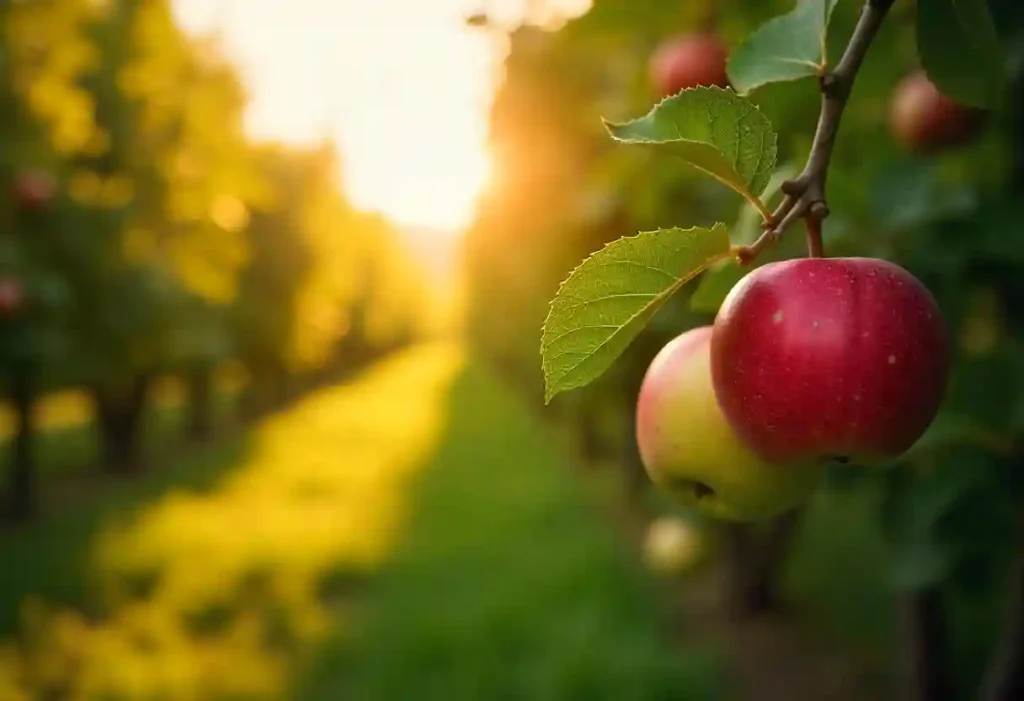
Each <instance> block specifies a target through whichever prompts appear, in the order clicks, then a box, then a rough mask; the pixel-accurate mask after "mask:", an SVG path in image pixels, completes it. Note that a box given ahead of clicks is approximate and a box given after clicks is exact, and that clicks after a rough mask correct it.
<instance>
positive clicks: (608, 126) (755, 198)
mask: <svg viewBox="0 0 1024 701" xmlns="http://www.w3.org/2000/svg"><path fill="white" fill-rule="evenodd" d="M695 91H703V92H712V93H732V94H733V95H735V96H736V97H739V98H742V99H744V100H746V101H747V102H748V103H750V106H751V107H753V108H754V111H755V112H758V113H760V114H761V115H762V116H764V118H765V121H766V122H768V127H769V128H770V129H771V138H772V143H771V144H770V145H769V148H771V147H774V148H775V150H776V154H777V153H778V146H779V135H778V134H777V133H776V132H775V127H774V126H773V125H772V122H771V120H770V119H768V116H767V115H765V114H764V113H763V112H761V107H760V105H758V104H757V103H756V102H754V101H753V100H751V99H750V98H748V97H747V96H746V95H743V94H740V93H738V92H736V91H735V90H733V89H732V88H720V87H717V86H714V85H698V86H696V87H693V88H684V89H683V90H680V91H679V92H677V93H676V94H675V95H668V96H666V97H663V98H662V99H660V100H658V102H656V103H655V104H654V106H653V107H651V109H649V110H648V111H647V113H646V114H644V115H642V116H640V117H636V118H634V119H630V120H627V121H625V122H613V121H611V120H609V119H605V118H604V117H601V123H602V124H603V125H604V128H605V131H607V132H608V135H609V136H610V137H611V139H612V140H613V141H615V142H617V143H620V144H626V145H629V146H633V145H638V146H661V145H665V144H676V143H679V142H681V141H684V142H686V143H690V144H701V145H703V146H709V147H711V148H713V149H715V150H716V151H718V148H717V147H716V146H715V145H714V144H709V143H707V142H706V141H695V140H693V139H682V138H679V139H647V140H645V141H643V142H642V143H639V144H637V143H635V142H632V141H629V140H627V139H622V138H619V137H618V136H616V134H615V132H614V131H613V129H615V128H619V127H625V126H628V125H629V124H631V123H632V122H637V121H640V120H641V119H646V118H648V117H650V116H652V115H653V114H654V113H655V112H657V111H658V109H659V108H660V107H661V106H662V105H663V104H665V103H666V102H668V101H670V100H674V99H677V98H678V97H679V96H680V95H683V94H685V93H689V92H695ZM719 153H721V151H719ZM686 162H687V163H688V164H689V165H690V166H691V167H692V168H694V169H695V170H699V171H700V172H702V173H705V174H707V175H709V176H711V177H712V178H714V179H715V180H717V181H718V182H720V183H722V184H723V185H725V186H726V187H728V188H729V189H731V190H735V191H736V192H738V193H740V194H741V195H743V197H744V198H745V199H746V200H747V201H748V202H750V204H752V205H753V206H754V207H756V208H757V211H758V212H760V213H761V215H762V216H763V217H764V218H765V220H768V219H770V218H771V211H770V210H769V209H768V208H767V206H765V204H764V202H762V201H761V197H760V193H754V192H753V191H751V190H750V188H749V187H746V185H744V186H743V187H742V188H737V187H736V186H735V184H734V183H731V182H728V181H726V180H723V179H722V178H721V177H719V176H718V175H717V174H715V173H712V172H711V171H709V170H707V169H705V168H701V167H700V166H698V165H696V164H694V163H691V162H690V161H686ZM737 175H738V173H737ZM641 233H651V232H641Z"/></svg>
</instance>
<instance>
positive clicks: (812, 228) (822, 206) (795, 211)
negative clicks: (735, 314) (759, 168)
mask: <svg viewBox="0 0 1024 701" xmlns="http://www.w3.org/2000/svg"><path fill="white" fill-rule="evenodd" d="M894 1H895V0H866V1H865V3H864V9H863V10H861V13H860V19H859V20H857V26H856V27H855V28H854V30H853V34H852V35H851V37H850V41H849V43H848V44H847V45H846V49H845V50H844V51H843V55H842V57H841V58H840V59H839V63H837V64H836V67H835V69H834V70H833V71H831V72H829V73H825V74H824V75H822V76H821V78H819V83H820V86H821V97H822V99H821V112H820V114H819V116H818V126H817V129H816V130H815V132H814V141H813V143H812V144H811V152H810V155H809V156H808V157H807V164H806V165H805V166H804V169H803V171H802V172H801V173H800V175H798V176H797V177H796V178H793V179H792V180H787V181H786V182H785V183H783V184H782V192H783V194H784V195H785V198H784V199H783V200H782V203H781V204H780V205H779V207H778V208H777V209H776V210H775V211H774V212H773V213H772V217H771V218H770V219H769V220H767V221H766V222H765V223H764V229H763V231H762V233H761V236H760V237H758V239H757V240H756V241H755V242H754V243H752V244H750V245H749V246H747V247H746V248H745V249H744V250H743V251H742V252H741V253H740V255H739V257H740V260H741V261H744V262H746V261H750V260H752V259H754V258H756V257H757V255H758V254H759V253H760V252H761V250H762V249H764V248H765V247H766V246H768V245H770V244H772V243H775V242H776V241H778V239H779V237H781V236H782V233H783V232H784V231H785V230H786V229H787V228H789V226H790V225H791V224H792V223H793V222H795V221H796V220H797V219H804V220H806V221H807V223H808V225H809V226H808V244H809V251H810V254H811V255H812V256H821V255H823V250H822V247H821V245H820V244H821V222H822V221H823V220H824V219H825V218H826V217H827V216H828V200H827V198H826V196H825V181H826V179H827V177H828V167H829V163H830V162H831V160H832V150H833V148H834V147H835V143H836V136H837V134H838V133H839V124H840V122H841V121H842V117H843V111H844V110H845V109H846V102H847V100H848V99H849V97H850V93H851V91H852V90H853V82H854V80H855V79H856V77H857V71H859V70H860V66H861V63H863V62H864V56H865V55H866V54H867V52H868V48H869V47H870V46H871V42H872V41H873V40H874V38H875V35H876V34H878V30H879V28H880V27H881V26H882V20H884V19H885V16H886V14H887V13H888V12H889V9H890V8H891V7H892V5H893V2H894Z"/></svg>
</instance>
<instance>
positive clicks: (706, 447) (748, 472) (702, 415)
mask: <svg viewBox="0 0 1024 701" xmlns="http://www.w3.org/2000/svg"><path fill="white" fill-rule="evenodd" d="M711 332H712V328H711V327H710V326H703V327H699V328H696V329H691V330H689V331H687V332H685V333H683V334H682V335H680V336H677V337H676V338H674V339H673V340H672V341H670V342H669V343H668V344H667V345H666V346H665V347H664V348H662V349H661V351H660V352H659V353H658V355H657V356H656V357H655V358H654V360H653V361H652V363H651V365H650V367H648V369H647V372H646V374H645V376H644V379H643V383H642V385H641V388H640V394H639V397H638V400H637V412H636V436H637V444H638V446H639V449H640V459H641V460H642V461H643V464H644V467H645V468H646V470H647V473H648V474H649V475H650V477H651V480H652V481H653V482H654V483H655V484H657V485H658V486H660V487H662V488H663V489H665V490H666V491H668V492H669V493H670V494H672V495H673V496H674V497H675V499H676V500H677V501H678V502H680V503H681V504H683V505H685V506H689V507H693V508H695V509H696V510H697V511H699V512H701V513H704V514H706V515H709V516H712V517H715V518H718V519H723V520H728V521H738V522H753V521H762V520H767V519H770V518H773V517H775V516H778V515H779V514H781V513H784V512H786V511H789V510H791V509H793V508H795V507H797V506H799V505H800V504H802V503H804V502H805V501H807V500H808V499H810V497H811V495H812V494H813V492H814V490H815V488H816V487H817V485H818V484H819V483H820V482H821V479H822V478H823V476H824V467H823V466H822V465H821V464H813V463H803V464H793V465H776V464H771V465H769V464H767V463H765V462H762V461H761V460H760V459H759V458H758V457H757V456H756V455H755V454H754V453H753V452H751V450H750V449H749V448H748V447H747V446H746V445H745V444H744V443H743V442H741V441H740V439H739V438H738V437H737V435H736V434H735V433H734V432H733V430H732V427H731V426H730V425H729V423H728V421H726V418H725V416H724V415H723V414H722V410H721V409H720V408H719V405H718V400H717V398H716V397H715V391H714V387H713V385H712V381H711V352H710V341H711Z"/></svg>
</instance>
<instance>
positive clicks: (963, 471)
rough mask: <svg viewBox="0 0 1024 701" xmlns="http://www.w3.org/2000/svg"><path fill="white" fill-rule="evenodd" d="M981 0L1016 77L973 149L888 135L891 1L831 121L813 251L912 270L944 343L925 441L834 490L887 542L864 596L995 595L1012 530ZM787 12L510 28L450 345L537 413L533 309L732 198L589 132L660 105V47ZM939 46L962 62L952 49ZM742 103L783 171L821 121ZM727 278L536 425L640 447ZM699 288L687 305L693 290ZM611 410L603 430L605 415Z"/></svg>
mask: <svg viewBox="0 0 1024 701" xmlns="http://www.w3.org/2000/svg"><path fill="white" fill-rule="evenodd" d="M989 4H990V6H991V10H992V13H993V16H994V18H995V25H996V28H997V30H998V31H999V33H1000V41H1001V42H1002V43H1003V44H1004V46H1005V47H1006V49H1007V52H1006V54H1007V57H1008V58H1007V63H1008V66H1007V67H1008V69H1009V72H1010V73H1011V77H1012V80H1011V85H1010V86H1008V87H1007V88H1006V91H1005V93H1004V95H1003V97H1002V100H1001V104H1000V106H999V107H997V108H995V109H992V110H990V111H989V114H988V116H987V119H986V121H985V126H984V129H983V131H982V133H981V134H980V135H979V136H978V137H977V138H976V139H975V140H974V141H973V142H972V143H970V144H968V145H966V146H963V147H959V148H955V149H952V150H947V151H944V152H942V153H938V154H935V155H933V156H929V157H922V156H913V155H911V154H909V153H906V152H905V151H904V150H902V149H901V148H900V147H899V146H898V145H897V143H896V142H895V141H894V139H893V137H892V135H891V134H890V132H889V129H888V122H887V120H888V107H889V99H890V95H891V91H892V89H893V87H894V86H895V85H896V83H897V82H898V80H899V79H900V78H902V77H903V76H904V75H906V74H907V73H909V72H910V71H912V70H914V69H915V68H916V67H917V66H918V65H919V64H918V60H917V58H916V48H915V41H914V31H915V29H914V19H915V17H914V7H913V4H912V3H900V2H897V3H896V5H895V6H894V9H893V11H892V13H891V15H890V17H889V18H888V19H887V20H886V23H885V24H884V25H883V28H882V30H881V32H880V33H879V35H878V37H877V39H876V41H875V43H874V44H873V45H872V48H871V50H870V51H869V52H868V55H867V58H866V60H865V62H864V65H863V67H862V70H861V71H860V73H859V74H858V77H857V81H856V84H855V87H854V90H853V94H852V97H851V100H850V102H849V105H848V107H847V110H846V113H845V116H844V119H843V123H842V127H841V130H840V134H839V138H838V142H837V144H836V148H835V152H834V156H833V160H832V167H831V170H830V174H829V180H828V195H829V206H830V211H831V216H830V217H829V219H828V221H827V222H826V226H825V246H826V250H827V252H828V253H829V254H830V255H868V256H878V257H883V258H887V259H890V260H894V261H896V262H898V263H900V264H901V265H903V266H905V267H907V268H908V269H909V270H910V271H911V272H912V273H913V274H915V275H916V276H917V277H919V278H920V279H921V280H922V281H923V282H924V283H925V284H926V285H927V286H928V287H929V288H930V289H931V290H932V291H933V292H934V294H935V296H936V297H937V299H938V301H939V303H940V306H941V308H942V310H943V312H944V315H945V317H946V319H947V322H948V327H949V332H950V335H951V337H952V339H953V341H954V344H955V345H956V348H957V351H956V354H955V358H954V374H953V375H954V376H953V380H952V383H951V387H950V390H949V393H948V397H947V401H946V402H945V405H944V407H943V410H942V413H941V415H940V417H939V419H938V420H937V421H936V422H935V424H934V426H933V427H932V429H931V430H930V431H929V433H928V434H927V435H926V436H925V438H924V439H922V441H921V443H920V444H919V445H918V446H917V447H916V448H915V449H914V450H912V451H911V452H910V453H908V454H907V455H906V456H904V458H903V459H901V460H900V461H899V464H897V465H893V466H892V468H891V469H889V470H885V471H882V472H878V473H870V474H869V473H843V474H840V475H838V476H837V478H836V479H835V480H834V481H833V482H832V483H831V486H830V489H834V490H845V489H852V490H863V489H871V490H875V489H877V490H880V491H881V493H882V494H883V496H882V497H879V499H878V500H877V501H878V503H877V504H876V509H875V511H874V512H873V516H872V518H874V519H877V521H878V524H880V527H882V528H883V529H884V537H885V542H886V544H887V546H886V547H887V548H888V551H887V552H888V559H887V562H888V564H889V565H890V567H889V571H888V575H887V581H886V582H885V583H881V584H879V586H883V585H884V586H891V587H893V588H894V589H898V590H907V589H909V590H918V589H920V588H922V587H930V586H937V585H941V586H942V587H944V588H945V589H948V590H949V591H950V593H951V594H955V595H956V596H961V593H962V592H963V591H968V592H970V593H969V594H964V595H963V596H961V598H963V597H966V598H967V599H971V600H977V599H979V598H980V599H983V600H988V601H991V600H994V599H998V598H999V592H1000V591H1001V589H999V587H1000V584H1001V581H1002V577H1003V575H1004V573H1005V568H1006V565H1007V562H1008V559H1009V557H1010V555H1011V554H1012V552H1013V548H1014V547H1015V546H1014V543H1015V541H1016V540H1017V539H1018V538H1019V534H1020V525H1019V524H1020V519H1021V515H1020V510H1019V503H1020V499H1021V498H1022V494H1024V492H1022V487H1024V484H1022V482H1024V477H1022V476H1021V473H1020V470H1019V463H1020V460H1021V455H1020V450H1021V448H1020V446H1021V438H1022V437H1024V436H1022V434H1021V429H1022V428H1024V424H1022V423H1021V420H1020V419H1021V416H1022V414H1021V408H1020V407H1021V406H1022V399H1024V353H1022V345H1021V340H1022V339H1021V332H1022V331H1024V324H1022V321H1024V317H1022V316H1021V314H1020V312H1019V310H1020V309H1022V308H1024V307H1022V306H1021V301H1022V299H1021V290H1022V289H1024V288H1022V287H1021V285H1020V282H1019V276H1020V274H1021V271H1022V266H1024V238H1022V232H1021V229H1020V227H1019V226H1017V225H1016V224H1015V222H1017V221H1018V220H1019V218H1020V214H1021V202H1022V201H1024V190H1022V184H1024V175H1022V174H1024V133H1022V129H1021V126H1020V125H1021V124H1022V123H1024V122H1022V112H1021V95H1022V94H1024V88H1022V76H1021V73H1022V61H1021V58H1022V57H1024V9H1022V6H1021V4H1020V3H1018V2H1015V0H991V2H990V3H989ZM792 7H793V3H792V2H791V1H788V0H787V1H784V0H777V1H772V2H764V1H762V0H731V1H730V2H712V1H711V0H699V1H696V2H689V3H679V2H669V1H667V0H664V1H662V0H594V2H593V6H592V8H591V10H590V11H589V12H588V13H586V14H585V15H583V16H581V17H579V18H577V19H575V20H572V21H570V22H568V23H566V24H565V25H564V26H562V27H559V28H557V29H553V30H552V29H541V28H538V27H531V26H523V27H518V28H515V29H513V30H511V31H510V32H509V33H508V42H509V55H508V59H507V61H506V71H507V73H506V79H505V82H504V84H503V86H502V87H501V89H500V92H499V94H498V98H497V100H496V102H495V105H494V108H493V113H492V120H491V140H492V145H493V150H494V154H495V162H496V164H495V172H496V175H495V181H494V185H493V186H492V188H491V189H490V191H489V193H488V196H487V198H486V200H485V201H484V203H483V204H482V207H481V212H480V215H479V217H478V219H477V221H476V223H475V225H474V226H473V228H472V229H471V231H470V232H469V235H468V236H467V239H466V244H465V248H464V251H463V254H464V255H463V262H464V266H465V270H466V273H467V275H468V277H469V279H470V281H471V282H470V285H471V290H472V294H471V297H470V299H471V300H472V303H471V309H470V311H469V321H468V329H467V333H468V335H469V338H470V339H471V341H472V342H473V343H474V344H475V346H476V347H477V348H479V349H480V350H481V351H482V352H484V353H485V354H486V355H488V356H489V357H490V358H492V359H493V361H494V362H495V363H496V364H497V366H498V367H500V368H502V370H503V372H504V374H505V375H506V376H508V377H509V378H511V379H512V381H513V382H514V384H515V386H517V387H519V388H522V390H523V391H524V392H526V394H527V396H529V397H530V398H531V401H533V402H535V403H536V404H537V406H538V408H539V407H540V406H541V400H542V397H543V384H542V374H541V371H540V359H539V354H538V349H539V346H540V333H541V326H542V323H543V321H544V317H545V314H546V313H547V307H548V302H549V301H550V300H551V299H552V298H553V297H554V295H555V292H556V290H557V288H558V285H559V284H560V283H561V282H562V281H563V280H564V279H565V278H566V277H567V276H568V274H569V272H570V271H571V270H572V269H573V268H575V267H576V266H577V265H578V264H579V263H580V261H581V260H583V258H584V257H585V256H586V255H588V254H589V253H591V252H593V251H596V250H598V249H599V248H601V247H602V246H603V245H604V244H606V243H608V242H609V241H611V240H614V239H616V238H618V237H620V236H627V235H633V234H635V233H636V232H637V231H645V230H652V229H657V228H664V227H671V226H683V227H689V226H708V225H710V224H711V223H713V222H714V221H725V222H729V223H732V222H734V221H737V213H738V212H740V210H741V207H742V203H741V202H740V200H739V197H738V196H737V195H735V194H734V193H732V192H731V191H729V190H727V189H726V188H724V187H723V186H721V185H720V184H718V183H716V182H714V181H712V180H710V179H709V178H706V177H705V176H702V175H701V174H699V173H697V172H696V171H694V170H693V169H690V168H688V167H687V166H685V165H684V164H682V163H681V162H679V161H678V160H674V159H672V158H669V157H664V156H658V155H652V154H651V153H648V152H646V151H644V150H642V149H639V150H638V149H631V148H623V147H621V146H617V145H616V144H614V143H613V142H612V140H611V139H609V138H608V136H607V134H606V133H605V132H604V130H603V127H602V124H601V118H602V117H605V118H607V119H609V120H613V121H622V120H625V119H629V118H634V117H639V116H641V115H643V114H645V113H646V112H647V111H648V110H649V109H650V106H651V105H652V104H653V103H654V102H655V101H656V100H657V96H656V95H654V94H653V88H652V87H651V86H650V84H649V76H648V63H647V62H648V58H649V56H650V54H651V51H652V50H653V47H655V46H656V44H657V42H658V41H660V40H661V39H663V38H666V37H668V36H670V35H672V34H676V33H685V32H688V31H696V30H698V29H708V28H712V29H714V30H715V31H717V32H718V33H719V34H720V35H721V36H722V37H723V38H724V39H725V41H726V42H727V43H729V44H730V45H733V46H735V45H736V44H738V43H739V41H740V40H742V39H743V38H745V37H746V36H747V35H748V34H749V33H750V32H751V31H753V30H754V29H755V28H757V27H758V26H760V24H761V23H763V22H764V21H765V20H766V19H768V18H770V17H773V16H776V15H780V14H782V13H784V12H787V11H789V10H791V9H792ZM859 10H860V3H856V2H840V3H838V4H837V6H836V8H835V14H834V17H833V21H832V27H831V29H830V34H829V46H828V55H829V57H830V59H831V60H832V61H833V62H834V61H835V59H836V58H837V57H838V53H839V51H840V50H841V47H842V46H843V45H845V42H846V40H847V38H848V37H849V34H850V30H851V29H852V26H853V22H854V20H855V19H856V16H857V13H858V12H859ZM943 50H944V51H945V52H947V53H948V55H949V56H954V55H956V53H957V47H956V46H954V45H952V44H947V45H946V46H945V48H944V49H943ZM753 99H754V100H755V101H756V102H757V103H758V104H759V105H760V106H761V108H762V110H763V111H764V112H765V113H766V114H767V115H768V116H769V118H770V119H771V121H772V124H773V126H774V127H775V129H776V131H777V132H778V133H779V135H780V140H779V162H780V163H784V164H795V167H800V164H802V163H803V161H804V159H805V158H806V155H807V152H808V149H809V146H810V142H811V137H812V135H813V130H814V125H815V122H816V120H817V117H818V110H819V100H820V96H819V91H818V89H817V86H816V84H815V83H814V81H813V80H798V81H793V82H788V83H778V84H772V85H768V86H765V87H764V88H761V89H759V90H758V91H756V92H755V93H754V94H753ZM741 221H742V217H741ZM741 226H742V227H743V228H745V226H744V225H741ZM742 237H743V236H742V235H741V237H740V238H742ZM802 238H803V237H802V235H801V232H800V231H799V230H797V229H794V230H793V231H791V232H790V233H789V234H788V236H787V239H786V240H785V241H784V242H783V244H782V245H781V246H780V247H779V249H778V250H776V251H773V252H772V255H771V256H769V257H766V258H765V259H764V260H770V259H772V258H777V257H792V256H794V255H803V253H802V251H801V249H802V246H803V243H802ZM764 260H762V261H761V262H764ZM723 267H726V268H727V267H728V265H726V266H723ZM734 272H735V271H729V270H726V271H725V272H711V273H706V274H705V275H704V276H703V277H704V278H707V280H706V281H705V280H697V281H695V282H693V283H692V284H688V285H687V286H686V287H684V289H683V293H682V294H680V295H679V299H678V300H673V302H672V303H670V304H669V305H667V306H666V308H664V309H662V310H661V311H660V312H659V313H658V314H657V316H656V317H655V318H654V321H653V323H652V324H651V325H650V326H649V327H648V328H647V329H645V330H644V331H643V332H642V333H641V335H640V337H639V338H638V340H637V341H636V342H635V343H634V344H633V345H632V346H631V347H630V349H629V350H628V351H627V352H626V354H625V355H624V356H623V357H621V358H620V359H619V360H618V361H616V364H615V365H614V366H613V367H612V369H611V371H610V372H609V373H608V374H607V375H606V376H605V377H603V378H601V379H600V380H598V381H597V382H595V383H594V384H593V385H591V386H588V387H586V388H583V389H580V390H573V391H572V392H569V393H567V394H566V395H564V396H561V397H559V398H557V399H555V400H554V401H553V402H552V405H551V407H549V408H548V409H546V410H545V412H546V413H547V414H548V415H549V416H552V417H562V418H563V419H565V420H566V421H570V422H574V425H575V426H576V428H577V430H578V431H579V432H581V433H583V434H584V435H585V436H586V435H587V434H588V433H592V432H593V431H595V430H596V431H597V432H598V433H599V434H600V435H599V436H598V442H599V443H602V444H603V445H604V450H605V451H607V452H608V453H610V454H612V455H630V454H631V453H635V447H633V448H631V447H630V445H629V440H630V435H629V434H630V433H631V431H630V430H628V427H630V426H631V421H632V414H633V410H634V402H635V396H636V390H637V388H638V386H639V380H640V378H641V377H642V374H643V372H644V371H645V369H646V367H647V364H648V363H649V362H650V360H651V359H652V358H653V356H654V354H655V353H656V352H657V350H658V349H659V348H660V347H661V346H662V345H663V344H664V343H665V342H666V341H667V340H669V338H671V337H672V336H675V335H676V334H678V333H680V332H682V331H684V330H685V329H687V328H690V327H693V326H695V325H701V324H706V323H709V322H710V321H711V320H712V319H713V314H714V311H715V309H716V308H717V304H718V302H719V301H720V300H721V297H722V294H723V293H724V291H725V290H727V289H728V286H729V285H730V284H731V282H732V281H734V280H735V279H737V277H738V276H737V275H735V274H734ZM716 275H717V276H719V279H717V280H715V279H714V278H715V276H716ZM702 285H703V286H704V290H703V291H702V293H701V296H700V298H699V299H698V300H697V304H696V305H695V306H694V308H692V309H691V308H690V306H689V299H688V297H689V294H690V293H692V292H693V291H694V290H696V289H698V288H700V287H701V286H702ZM716 290H717V292H716ZM498 309H500V310H502V313H500V314H497V313H495V310H498ZM602 406H603V407H607V408H606V409H602V408H600V407H602ZM609 412H611V413H614V414H616V415H617V416H618V419H615V420H611V421H609V420H608V419H607V418H606V417H607V415H608V413H609ZM595 426H596V428H595ZM609 427H610V428H609ZM616 427H627V428H625V429H623V428H616ZM584 440H587V439H586V438H585V439H584ZM591 440H592V438H591ZM978 620H981V619H978ZM976 622H977V621H976ZM991 623H994V622H993V621H988V622H987V623H984V624H983V625H982V624H979V625H980V626H981V629H983V631H982V633H980V634H979V633H977V631H976V632H975V634H974V639H979V638H982V639H986V636H987V640H988V641H989V642H990V641H991V635H992V632H993V631H992V630H991V627H990V624H991ZM986 626H989V627H986ZM976 628H978V626H976ZM961 632H962V631H961ZM968 637H970V636H968ZM976 673H977V667H976V666H975V667H974V668H972V670H971V674H976Z"/></svg>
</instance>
